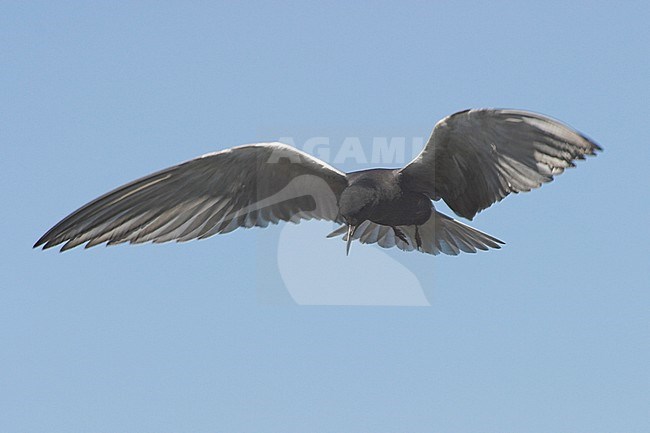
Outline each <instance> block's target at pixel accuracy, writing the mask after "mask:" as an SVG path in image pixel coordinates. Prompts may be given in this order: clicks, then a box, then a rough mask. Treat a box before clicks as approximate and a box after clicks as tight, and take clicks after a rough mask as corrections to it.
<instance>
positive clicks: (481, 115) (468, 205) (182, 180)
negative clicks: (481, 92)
mask: <svg viewBox="0 0 650 433" xmlns="http://www.w3.org/2000/svg"><path fill="white" fill-rule="evenodd" d="M598 150H600V147H599V146H598V145H597V144H595V143H594V142H593V141H591V140H589V139H588V138H586V137H585V136H583V135H582V134H580V133H579V132H577V131H575V130H573V129H571V128H569V127H568V126H566V125H563V124H561V123H560V122H558V121H555V120H553V119H550V118H548V117H545V116H541V115H539V114H534V113H530V112H525V111H517V110H496V109H481V110H467V111H462V112H459V113H456V114H453V115H451V116H449V117H446V118H445V119H443V120H441V121H440V122H438V123H437V124H436V126H435V128H434V130H433V133H432V135H431V138H430V139H429V141H428V143H427V145H426V146H425V148H424V150H423V151H422V153H420V155H419V156H418V157H417V158H415V159H414V160H413V161H411V162H410V163H409V164H407V165H406V166H405V167H403V168H400V169H372V170H363V171H357V172H353V173H347V174H346V173H343V172H341V171H339V170H336V169H335V168H333V167H331V166H330V165H328V164H326V163H325V162H323V161H320V160H318V159H316V158H314V157H313V156H310V155H308V154H306V153H304V152H301V151H299V150H297V149H295V148H293V147H291V146H288V145H286V144H282V143H259V144H251V145H244V146H239V147H234V148H232V149H227V150H224V151H221V152H216V153H211V154H207V155H204V156H201V157H199V158H196V159H193V160H190V161H187V162H185V163H183V164H180V165H177V166H174V167H170V168H168V169H165V170H161V171H159V172H157V173H154V174H151V175H149V176H146V177H143V178H141V179H139V180H136V181H134V182H131V183H129V184H127V185H124V186H122V187H119V188H117V189H116V190H114V191H112V192H109V193H107V194H105V195H103V196H101V197H99V198H97V199H95V200H93V201H92V202H90V203H88V204H87V205H85V206H83V207H82V208H80V209H79V210H77V211H75V212H73V213H72V214H71V215H69V216H68V217H66V218H64V219H63V220H62V221H61V222H59V223H58V224H57V225H55V226H54V227H53V228H52V229H50V230H49V231H48V232H47V233H45V234H44V235H43V236H42V237H41V238H40V239H39V240H38V241H37V242H36V244H35V245H34V247H39V246H42V247H43V248H50V247H53V246H55V245H59V244H63V246H62V247H61V251H65V250H67V249H69V248H73V247H75V246H78V245H82V244H85V247H86V248H88V247H91V246H94V245H97V244H101V243H107V244H108V245H112V244H118V243H122V242H130V243H142V242H149V241H152V242H167V241H171V240H176V241H186V240H190V239H197V238H198V239H202V238H206V237H208V236H212V235H214V234H219V233H227V232H230V231H232V230H234V229H236V228H238V227H246V228H248V227H254V226H257V227H266V226H267V225H268V224H269V223H273V224H276V223H278V222H279V221H292V222H295V223H297V222H299V221H300V220H301V219H312V218H316V219H324V220H330V221H336V222H338V223H341V224H344V225H343V226H342V227H340V228H339V229H337V230H335V231H334V232H332V233H331V234H330V235H329V236H328V237H332V236H339V235H345V236H344V239H346V240H347V248H348V250H349V247H350V242H351V241H352V240H353V239H358V240H360V241H361V242H362V243H377V244H378V245H380V246H382V247H385V248H388V247H393V246H397V247H398V248H400V249H402V250H407V251H411V250H416V249H417V250H419V251H422V252H426V253H430V254H438V253H440V252H443V253H445V254H458V253H459V252H460V251H465V252H476V251H477V250H479V249H480V250H487V249H489V248H499V247H500V245H499V244H502V243H503V242H501V241H500V240H498V239H496V238H494V237H492V236H490V235H487V234H485V233H482V232H480V231H478V230H475V229H473V228H471V227H469V226H467V225H465V224H463V223H461V222H459V221H456V220H454V219H452V218H449V217H448V216H446V215H443V214H441V213H439V212H437V211H436V210H435V208H434V207H433V203H432V202H431V200H439V199H443V200H444V201H445V202H446V203H447V204H448V205H449V207H450V208H451V209H452V210H453V211H454V212H455V213H456V214H458V215H460V216H462V217H465V218H467V219H470V220H471V219H472V218H473V217H474V216H475V215H476V213H478V212H480V211H481V210H483V209H485V208H487V207H489V206H490V205H492V204H493V203H494V202H496V201H499V200H501V199H503V198H504V197H505V196H507V195H508V194H510V193H511V192H514V193H517V192H525V191H530V190H531V189H533V188H537V187H539V186H541V185H542V184H543V183H545V182H549V181H551V180H552V179H553V176H554V175H557V174H560V173H562V172H563V171H564V169H565V168H567V167H572V166H573V165H574V161H575V160H577V159H584V157H585V155H594V154H595V153H596V151H598Z"/></svg>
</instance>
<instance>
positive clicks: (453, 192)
mask: <svg viewBox="0 0 650 433" xmlns="http://www.w3.org/2000/svg"><path fill="white" fill-rule="evenodd" d="M598 150H601V148H600V147H599V146H598V145H597V144H596V143H594V142H593V141H591V140H590V139H589V138H587V137H585V136H584V135H582V134H580V133H579V132H577V131H575V130H574V129H572V128H570V127H568V126H567V125H564V124H562V123H560V122H558V121H557V120H554V119H551V118H548V117H545V116H542V115H539V114H535V113H530V112H526V111H518V110H502V109H480V110H467V111H461V112H459V113H456V114H453V115H451V116H449V117H446V118H445V119H443V120H441V121H440V122H438V123H437V124H436V126H435V128H434V129H433V133H432V134H431V138H430V139H429V141H428V143H427V145H426V146H425V147H424V149H423V151H422V153H420V155H418V157H417V158H415V159H414V160H413V161H411V162H410V163H409V164H408V165H407V166H405V167H404V168H402V170H401V173H402V176H403V181H404V182H406V185H408V186H409V187H410V188H412V189H413V190H416V191H420V192H423V193H426V194H428V195H429V196H430V197H431V198H432V199H434V200H438V199H441V198H442V199H443V200H444V201H445V202H446V203H447V204H448V205H449V207H450V208H451V209H452V210H453V211H454V212H455V213H456V214H458V215H460V216H463V217H465V218H468V219H470V220H471V219H472V218H473V217H474V216H475V215H476V214H477V213H478V212H480V211H481V210H483V209H485V208H487V207H489V206H490V205H492V204H493V203H494V202H496V201H499V200H501V199H503V198H504V197H505V196H507V195H508V194H510V193H511V192H512V193H518V192H525V191H530V190H531V189H533V188H538V187H540V186H541V185H542V184H543V183H545V182H550V181H551V180H553V176H554V175H557V174H560V173H562V172H563V171H564V169H565V168H567V167H573V166H574V161H575V160H577V159H584V158H585V155H594V154H595V153H596V151H598Z"/></svg>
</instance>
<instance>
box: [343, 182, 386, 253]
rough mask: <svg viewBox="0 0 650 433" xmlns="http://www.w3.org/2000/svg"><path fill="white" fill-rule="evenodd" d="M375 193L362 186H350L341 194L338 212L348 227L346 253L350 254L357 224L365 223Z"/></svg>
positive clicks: (373, 202)
mask: <svg viewBox="0 0 650 433" xmlns="http://www.w3.org/2000/svg"><path fill="white" fill-rule="evenodd" d="M377 201H378V197H377V191H376V190H375V189H373V188H369V187H366V186H363V185H351V186H349V187H347V188H346V189H345V190H343V192H342V193H341V198H340V199H339V212H340V214H341V216H342V217H343V219H344V220H345V222H346V224H347V225H348V244H347V250H346V253H349V252H350V243H351V242H352V238H353V236H354V232H355V231H356V229H357V227H358V226H359V224H361V223H363V222H364V221H366V220H367V219H368V218H369V217H370V214H371V213H372V209H373V207H374V205H375V204H377Z"/></svg>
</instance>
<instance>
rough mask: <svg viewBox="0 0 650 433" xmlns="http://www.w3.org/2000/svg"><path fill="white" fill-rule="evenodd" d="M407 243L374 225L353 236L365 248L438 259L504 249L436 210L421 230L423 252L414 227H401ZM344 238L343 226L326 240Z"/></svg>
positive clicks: (363, 225) (362, 227)
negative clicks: (384, 249)
mask: <svg viewBox="0 0 650 433" xmlns="http://www.w3.org/2000/svg"><path fill="white" fill-rule="evenodd" d="M397 228H398V229H399V230H400V231H401V232H402V234H403V235H404V236H405V237H406V240H407V241H408V242H404V240H403V239H400V238H399V237H398V236H395V232H394V230H393V228H392V227H389V226H383V225H380V224H376V223H373V222H371V221H364V222H363V223H361V224H360V225H359V227H358V228H357V230H356V231H355V233H354V236H353V239H356V240H359V242H361V243H363V244H374V243H376V244H377V245H379V246H380V247H382V248H392V247H395V246H396V247H397V248H399V249H400V250H403V251H414V250H416V249H417V250H419V251H421V252H423V253H428V254H433V255H438V254H440V253H443V254H449V255H453V256H455V255H457V254H459V253H460V252H461V251H463V252H466V253H475V252H477V251H478V250H483V251H486V250H488V249H490V248H501V245H500V244H503V242H502V241H500V240H499V239H497V238H495V237H492V236H490V235H488V234H487V233H483V232H481V231H479V230H476V229H475V228H472V227H470V226H468V225H465V224H463V223H461V222H460V221H456V220H455V219H453V218H449V217H448V216H447V215H445V214H442V213H440V212H437V211H436V210H433V212H432V213H431V217H430V218H429V220H427V222H425V223H424V224H422V225H421V226H419V227H418V230H419V237H420V242H421V245H420V248H417V236H416V234H415V226H398V227H397ZM341 235H343V240H345V241H347V240H348V237H347V226H342V227H340V228H338V229H336V230H334V231H333V232H332V233H330V234H329V235H327V237H330V238H331V237H335V236H341Z"/></svg>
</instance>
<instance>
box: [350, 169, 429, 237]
mask: <svg viewBox="0 0 650 433" xmlns="http://www.w3.org/2000/svg"><path fill="white" fill-rule="evenodd" d="M400 179H401V175H400V172H399V170H395V169H386V168H376V169H370V170H362V171H355V172H352V173H348V174H347V180H348V187H347V188H346V189H344V190H343V192H342V193H341V198H340V200H339V209H340V213H341V216H342V217H343V218H344V219H345V220H346V221H349V222H350V223H353V225H358V224H360V223H362V222H363V221H365V220H369V221H372V222H374V223H376V224H381V225H385V226H391V227H394V226H402V225H422V224H424V223H425V222H426V221H427V220H428V219H429V217H430V216H431V211H432V209H433V207H432V204H431V199H430V198H428V197H427V196H426V195H425V194H423V193H419V192H414V191H410V190H408V189H405V188H404V185H403V183H402V182H401V180H400Z"/></svg>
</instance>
